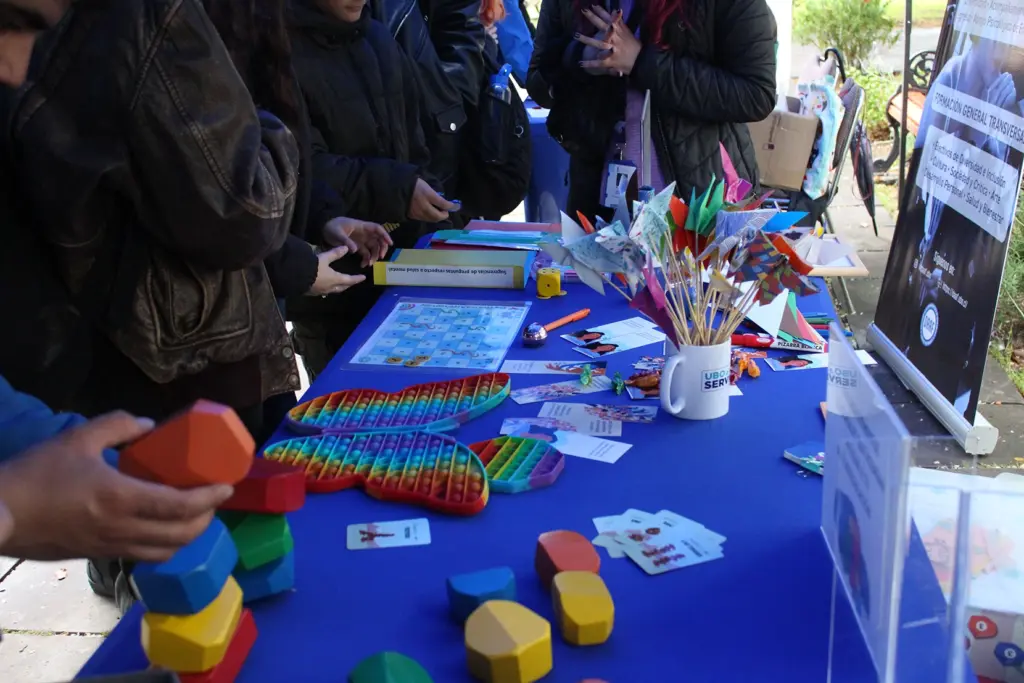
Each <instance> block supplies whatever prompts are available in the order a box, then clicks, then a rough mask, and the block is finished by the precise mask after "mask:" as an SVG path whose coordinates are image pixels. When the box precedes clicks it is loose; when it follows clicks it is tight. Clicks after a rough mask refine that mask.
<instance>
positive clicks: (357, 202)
mask: <svg viewBox="0 0 1024 683" xmlns="http://www.w3.org/2000/svg"><path fill="white" fill-rule="evenodd" d="M289 26H290V33H291V37H292V59H293V63H294V66H295V72H296V74H297V76H298V80H299V85H300V87H301V89H302V94H303V99H304V101H305V104H306V108H307V109H308V112H309V121H310V139H311V141H312V178H313V182H312V197H313V199H312V200H311V204H312V205H313V206H314V212H315V210H316V209H315V206H317V205H325V204H327V205H331V206H334V207H339V209H340V210H339V211H337V212H336V215H344V216H347V217H350V218H357V219H362V220H367V221H373V222H376V223H397V224H400V227H398V228H397V229H396V230H395V231H393V232H392V233H391V236H392V239H393V240H394V242H395V246H396V247H412V246H413V245H414V244H415V242H416V240H417V239H418V238H419V236H420V234H421V233H422V232H423V230H424V229H425V226H424V225H423V224H421V223H419V222H417V221H410V220H407V218H406V217H407V216H408V213H409V204H410V202H411V200H412V194H413V190H414V188H415V186H416V182H417V180H418V179H420V178H423V179H424V180H426V181H427V182H429V183H430V184H431V185H433V186H434V187H435V188H440V183H438V181H437V180H436V179H435V178H434V177H433V176H432V175H431V174H430V172H429V170H428V168H427V166H428V164H429V163H430V153H429V151H428V150H427V145H426V142H425V141H424V137H423V129H422V127H421V124H420V121H421V108H420V103H421V97H422V94H421V92H420V89H419V86H418V82H417V79H418V72H417V70H416V67H415V65H414V64H413V63H412V62H411V61H410V60H409V58H408V57H407V56H406V55H405V53H403V51H402V49H401V48H400V47H399V46H398V44H397V43H396V42H395V40H394V38H392V37H391V34H390V33H389V32H388V30H387V29H386V28H385V27H384V26H383V25H382V24H380V23H379V22H377V21H375V20H373V19H371V17H370V12H369V10H365V11H364V12H363V15H362V17H361V18H360V19H359V21H357V22H354V23H348V22H343V21H340V20H339V19H337V18H335V17H333V16H331V15H329V14H327V13H326V12H324V11H323V10H321V9H320V8H319V7H318V6H317V5H316V4H315V2H314V1H313V0H294V2H293V4H292V6H291V8H290V16H289ZM308 236H309V237H310V238H316V237H318V236H317V235H314V234H313V233H312V231H310V233H309V235H308ZM336 268H338V269H339V270H341V271H343V272H347V273H358V272H364V273H365V274H366V275H367V276H368V277H367V280H366V281H365V282H364V283H362V284H360V285H357V286H355V287H352V288H350V289H348V290H346V291H345V292H343V293H342V294H339V295H336V296H330V297H327V298H326V299H321V298H314V297H297V298H292V299H290V300H289V302H288V312H289V316H290V317H291V318H293V319H294V320H296V321H298V322H302V321H304V320H314V319H315V320H318V321H321V322H322V321H323V320H325V319H327V320H329V321H330V326H331V330H330V333H329V338H330V346H331V347H332V348H333V347H337V346H339V345H340V341H341V340H343V339H344V338H345V337H346V336H347V334H348V333H350V332H351V330H352V329H354V328H355V327H356V326H357V325H358V324H359V321H360V320H362V318H363V317H364V316H365V315H366V313H367V312H368V311H369V309H370V308H371V307H372V306H373V304H374V303H375V302H376V300H377V298H378V297H379V294H380V290H379V289H378V288H375V287H374V286H373V283H372V274H371V273H369V272H366V271H364V270H363V269H361V268H360V263H359V260H358V257H355V256H350V257H346V258H345V259H343V260H342V261H341V262H340V263H338V264H336Z"/></svg>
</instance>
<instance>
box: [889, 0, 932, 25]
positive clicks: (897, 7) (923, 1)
mask: <svg viewBox="0 0 1024 683" xmlns="http://www.w3.org/2000/svg"><path fill="white" fill-rule="evenodd" d="M911 10H912V14H911V21H912V22H913V25H914V27H915V28H931V27H935V26H941V25H942V19H943V17H945V16H946V2H945V0H913V5H912V7H911ZM905 12H906V8H905V4H904V2H903V1H902V0H889V6H888V7H887V8H886V14H888V15H889V16H890V17H891V18H893V19H895V20H896V21H898V22H899V28H900V30H902V29H903V22H904V20H905V16H904V13H905Z"/></svg>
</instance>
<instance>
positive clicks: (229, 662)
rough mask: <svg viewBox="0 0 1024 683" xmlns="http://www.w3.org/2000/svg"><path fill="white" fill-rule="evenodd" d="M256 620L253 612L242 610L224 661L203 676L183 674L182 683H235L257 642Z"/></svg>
mask: <svg viewBox="0 0 1024 683" xmlns="http://www.w3.org/2000/svg"><path fill="white" fill-rule="evenodd" d="M257 635H258V632H257V631H256V620H255V619H253V618H252V612H250V611H249V610H247V609H243V610H242V616H241V617H239V619H238V628H236V629H235V635H234V636H232V638H231V644H230V645H228V651H227V652H226V653H224V659H222V660H220V664H218V665H217V666H215V667H213V668H212V669H210V670H209V671H204V672H203V673H201V674H182V675H181V676H180V678H181V683H234V680H235V679H236V678H238V673H239V672H240V671H241V670H242V666H244V665H245V660H246V659H248V657H249V652H250V651H251V650H252V646H253V644H254V643H255V642H256V636H257Z"/></svg>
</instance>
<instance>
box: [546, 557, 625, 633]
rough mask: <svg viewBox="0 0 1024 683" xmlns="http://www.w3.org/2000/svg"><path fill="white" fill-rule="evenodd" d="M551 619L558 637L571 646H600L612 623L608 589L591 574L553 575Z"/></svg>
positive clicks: (612, 612)
mask: <svg viewBox="0 0 1024 683" xmlns="http://www.w3.org/2000/svg"><path fill="white" fill-rule="evenodd" d="M551 596H552V598H553V599H554V608H555V618H556V619H557V620H558V626H559V628H560V629H561V631H562V637H563V638H565V640H566V641H568V642H569V643H571V644H573V645H600V644H601V643H603V642H605V641H606V640H608V637H609V636H611V634H612V626H613V625H614V623H615V603H614V602H613V601H612V595H611V593H609V592H608V587H607V586H605V584H604V581H603V580H602V579H601V577H600V576H599V575H598V574H594V573H593V572H581V571H568V572H559V573H558V574H555V578H554V580H553V581H552V582H551Z"/></svg>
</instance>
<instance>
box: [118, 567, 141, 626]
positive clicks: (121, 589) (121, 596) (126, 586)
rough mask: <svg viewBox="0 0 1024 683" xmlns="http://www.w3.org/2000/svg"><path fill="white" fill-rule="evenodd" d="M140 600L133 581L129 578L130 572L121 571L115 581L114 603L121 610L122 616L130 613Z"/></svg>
mask: <svg viewBox="0 0 1024 683" xmlns="http://www.w3.org/2000/svg"><path fill="white" fill-rule="evenodd" d="M136 602H138V597H136V595H135V590H134V589H133V588H132V582H131V581H129V580H128V572H125V571H123V572H121V573H119V574H118V575H117V580H116V581H115V582H114V604H115V605H117V609H118V610H119V611H120V612H121V616H122V617H123V616H124V615H126V614H128V611H129V610H130V609H131V608H132V606H134V605H135V603H136Z"/></svg>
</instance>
